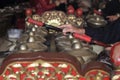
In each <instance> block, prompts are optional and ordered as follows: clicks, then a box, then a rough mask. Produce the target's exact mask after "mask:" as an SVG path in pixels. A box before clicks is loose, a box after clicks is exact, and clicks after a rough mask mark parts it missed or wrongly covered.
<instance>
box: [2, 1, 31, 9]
mask: <svg viewBox="0 0 120 80" xmlns="http://www.w3.org/2000/svg"><path fill="white" fill-rule="evenodd" d="M28 1H29V0H0V8H4V7H5V6H14V5H17V4H20V3H23V2H28Z"/></svg>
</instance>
